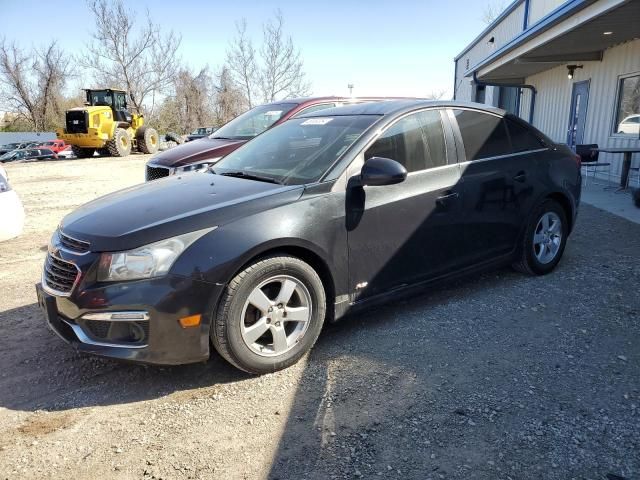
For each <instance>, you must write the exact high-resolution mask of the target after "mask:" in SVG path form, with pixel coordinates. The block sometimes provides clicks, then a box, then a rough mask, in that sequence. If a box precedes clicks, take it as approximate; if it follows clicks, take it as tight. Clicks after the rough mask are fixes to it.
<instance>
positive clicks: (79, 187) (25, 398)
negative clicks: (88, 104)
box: [0, 155, 640, 480]
mask: <svg viewBox="0 0 640 480" xmlns="http://www.w3.org/2000/svg"><path fill="white" fill-rule="evenodd" d="M145 160H146V157H144V156H139V155H138V156H133V157H130V158H125V159H90V160H76V161H59V162H43V163H32V164H23V165H8V168H7V170H8V172H9V176H10V179H11V181H12V184H13V186H14V188H15V189H16V190H17V191H18V193H19V194H20V196H21V197H22V200H23V202H24V204H25V207H26V210H27V225H26V231H25V233H24V235H23V236H21V237H20V238H18V239H14V240H10V241H8V242H4V243H3V244H2V245H1V246H0V478H11V479H14V478H15V479H23V478H27V479H28V478H38V479H39V478H61V479H62V478H65V479H66V478H103V479H112V478H113V479H126V478H166V479H173V478H184V479H187V478H193V479H205V478H220V479H254V478H255V479H262V478H273V479H275V478H279V479H334V478H335V479H344V478H348V479H352V478H374V479H375V478H394V479H429V478H431V479H434V480H435V479H442V478H447V479H448V478H459V479H473V478H479V479H485V478H491V479H494V478H495V479H540V478H544V479H569V478H575V479H607V478H608V479H612V480H616V479H619V478H626V479H638V478H640V411H639V410H640V407H639V405H640V342H639V339H640V324H639V315H640V299H639V297H638V286H639V285H640V266H639V264H638V260H637V256H638V254H639V252H640V225H637V224H633V223H630V222H627V221H626V220H623V219H620V218H618V217H615V216H612V215H610V214H607V213H605V212H603V211H600V210H597V209H595V208H593V207H590V206H588V205H583V206H582V208H581V213H580V218H579V221H578V225H577V227H576V231H575V232H574V234H573V235H572V237H571V239H570V241H569V244H568V247H567V250H566V252H565V257H564V259H563V261H562V262H561V264H560V266H559V268H558V269H557V270H556V271H555V272H554V273H552V274H551V275H548V276H546V277H544V278H530V277H525V276H522V275H520V274H516V273H513V272H511V271H510V270H507V269H505V270H500V271H497V272H491V273H487V274H484V275H480V276H476V277H472V278H470V279H468V280H465V281H462V282H457V283H455V284H453V285H450V286H448V287H446V288H442V289H441V290H433V291H427V292H425V293H424V294H423V295H421V296H419V297H415V298H413V299H411V300H408V301H403V302H399V303H397V304H395V305H388V306H386V307H384V308H381V309H377V310H373V311H370V312H366V313H364V314H361V315H358V316H352V317H350V318H347V319H345V320H344V321H342V322H341V323H339V324H337V325H333V326H328V327H327V328H325V330H324V332H323V333H322V335H321V336H320V339H319V340H318V343H317V345H316V347H315V348H314V350H313V352H312V353H311V354H310V355H309V356H308V357H306V358H305V359H304V361H302V362H301V363H300V364H298V365H296V366H294V367H292V368H290V369H288V370H286V371H284V372H279V373H276V374H272V375H265V376H262V377H250V376H247V375H245V374H243V373H241V372H239V371H237V370H235V369H233V368H232V367H230V366H228V365H227V364H226V363H224V361H222V360H221V359H220V358H219V357H217V356H214V357H213V358H212V359H211V360H210V361H209V362H207V363H204V364H196V365H188V366H183V367H172V368H154V367H143V366H136V365H128V364H122V363H116V362H112V361H107V360H101V359H97V358H91V357H85V356H81V355H79V354H77V353H75V352H74V351H73V350H72V349H71V348H70V347H68V346H67V345H65V344H64V343H62V342H61V341H60V340H59V339H58V338H57V337H55V336H54V335H53V333H51V332H50V331H49V330H48V329H47V327H46V326H45V324H44V321H43V318H42V315H41V314H40V312H39V310H38V308H37V305H36V298H35V292H34V288H33V284H34V283H36V282H37V281H38V278H39V276H40V269H41V264H42V260H43V257H44V251H45V249H46V244H47V242H48V239H49V235H50V234H51V232H52V231H53V230H54V229H55V226H56V225H57V222H58V221H59V220H60V218H61V217H62V216H63V215H64V214H65V213H66V212H68V211H69V210H71V209H73V208H74V207H76V206H78V205H80V204H82V203H84V202H86V201H88V200H90V199H92V198H94V197H96V196H98V195H101V194H104V193H107V192H110V191H113V190H116V189H118V188H122V187H125V186H128V185H131V184H134V183H136V182H139V181H142V178H143V164H144V161H145ZM616 475H617V476H616Z"/></svg>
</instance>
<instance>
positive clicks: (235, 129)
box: [145, 97, 389, 181]
mask: <svg viewBox="0 0 640 480" xmlns="http://www.w3.org/2000/svg"><path fill="white" fill-rule="evenodd" d="M381 100H389V98H383V97H367V98H352V97H315V98H290V99H287V100H282V101H280V102H274V103H267V104H265V105H260V106H258V107H255V108H252V109H251V110H249V111H248V112H245V113H243V114H242V115H240V116H239V117H236V118H234V119H233V120H231V121H230V122H228V123H226V124H225V125H223V126H222V127H220V128H219V129H218V130H216V131H215V132H213V133H212V134H211V135H209V136H208V137H204V138H200V139H197V140H194V141H191V142H188V143H183V144H182V145H178V146H177V147H174V148H171V149H169V150H165V151H164V152H161V153H159V154H157V155H156V156H154V157H153V158H151V159H150V160H149V161H148V162H147V169H146V175H145V178H146V180H147V181H149V180H156V179H158V178H162V177H168V176H169V175H174V174H176V173H183V172H189V171H198V170H205V169H207V168H208V167H209V166H211V165H213V164H214V163H216V162H217V161H218V160H220V159H221V158H222V157H224V156H225V155H227V154H228V153H231V152H233V151H234V150H235V149H236V148H238V147H240V146H241V145H244V144H245V143H247V142H248V141H249V140H251V139H252V138H254V137H257V136H258V135H260V134H261V133H262V132H264V131H265V130H267V129H269V128H271V127H274V126H276V125H279V124H280V123H282V122H284V121H286V120H289V119H290V118H292V117H295V116H297V115H301V114H303V113H304V114H306V113H309V112H313V111H315V110H322V109H325V108H332V107H339V106H341V105H346V104H350V103H364V102H375V101H381Z"/></svg>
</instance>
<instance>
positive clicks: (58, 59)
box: [0, 39, 71, 131]
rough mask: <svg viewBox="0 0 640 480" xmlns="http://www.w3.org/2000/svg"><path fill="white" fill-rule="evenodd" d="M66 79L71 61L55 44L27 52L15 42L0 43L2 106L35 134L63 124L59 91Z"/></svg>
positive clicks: (3, 41) (61, 99)
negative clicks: (24, 121) (21, 119)
mask: <svg viewBox="0 0 640 480" xmlns="http://www.w3.org/2000/svg"><path fill="white" fill-rule="evenodd" d="M70 76H71V61H70V59H69V57H68V56H67V55H66V54H65V53H64V52H63V51H62V50H60V48H58V46H57V44H56V42H55V41H53V42H51V43H50V44H49V45H48V46H46V47H44V48H34V49H32V50H31V51H30V52H25V51H23V50H22V49H21V48H20V47H19V46H18V45H17V44H16V43H15V42H14V43H11V44H9V43H7V42H6V40H4V39H3V40H2V41H1V42H0V88H1V91H0V94H1V98H2V100H3V103H4V104H6V105H7V107H8V108H10V109H11V110H12V111H13V112H15V113H16V114H17V115H18V118H23V119H24V120H26V121H27V122H28V124H29V126H30V127H31V128H33V129H34V130H36V131H38V130H45V129H49V128H53V127H56V126H61V124H62V123H63V117H64V115H63V113H64V108H63V107H62V106H61V105H62V101H63V91H64V87H65V85H66V83H67V81H68V79H69V78H70Z"/></svg>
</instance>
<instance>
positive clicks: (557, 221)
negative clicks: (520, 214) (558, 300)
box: [513, 199, 569, 275]
mask: <svg viewBox="0 0 640 480" xmlns="http://www.w3.org/2000/svg"><path fill="white" fill-rule="evenodd" d="M568 235H569V222H568V220H567V215H566V213H565V211H564V209H563V208H562V206H561V205H560V204H559V203H558V202H556V201H555V200H552V199H547V200H545V201H544V202H542V203H541V204H540V205H538V207H537V208H536V209H535V210H534V212H533V214H532V215H531V219H530V220H529V224H528V225H527V228H526V231H525V233H524V238H523V241H522V245H521V248H520V254H519V255H520V258H519V259H518V260H517V261H516V262H515V263H514V264H513V268H514V269H516V270H518V271H520V272H523V273H527V274H529V275H546V274H547V273H549V272H551V271H552V270H553V269H554V268H555V267H556V265H558V263H559V262H560V259H561V258H562V254H563V253H564V248H565V246H566V243H567V236H568Z"/></svg>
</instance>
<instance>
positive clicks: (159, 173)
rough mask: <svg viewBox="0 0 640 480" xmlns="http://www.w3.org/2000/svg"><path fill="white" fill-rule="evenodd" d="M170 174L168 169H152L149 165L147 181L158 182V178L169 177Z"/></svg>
mask: <svg viewBox="0 0 640 480" xmlns="http://www.w3.org/2000/svg"><path fill="white" fill-rule="evenodd" d="M169 173H170V171H169V169H168V168H165V167H152V166H150V165H147V172H146V179H147V181H150V180H157V179H158V178H163V177H168V176H169Z"/></svg>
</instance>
